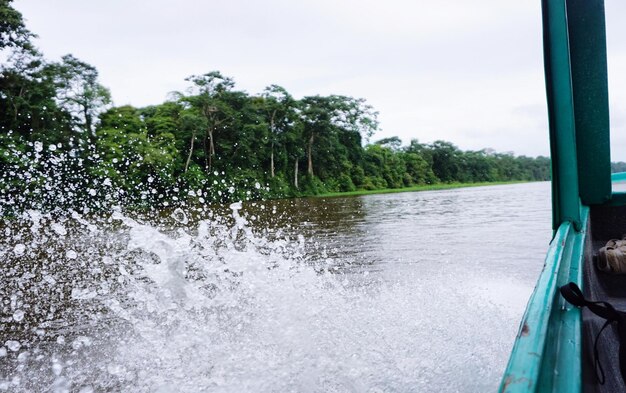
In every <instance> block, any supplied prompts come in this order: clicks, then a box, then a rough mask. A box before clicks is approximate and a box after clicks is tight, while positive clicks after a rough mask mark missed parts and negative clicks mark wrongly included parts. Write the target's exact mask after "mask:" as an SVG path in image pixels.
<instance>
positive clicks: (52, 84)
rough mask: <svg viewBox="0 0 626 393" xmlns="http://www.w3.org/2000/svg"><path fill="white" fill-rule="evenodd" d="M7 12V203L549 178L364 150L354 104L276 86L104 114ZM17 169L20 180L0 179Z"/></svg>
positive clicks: (410, 150) (376, 146)
mask: <svg viewBox="0 0 626 393" xmlns="http://www.w3.org/2000/svg"><path fill="white" fill-rule="evenodd" d="M10 3H11V0H0V55H3V56H4V57H5V58H6V59H7V60H6V61H5V62H4V63H3V64H2V66H1V68H0V170H2V173H4V174H5V175H4V176H3V178H2V179H3V180H2V185H1V186H0V188H1V189H2V192H3V193H4V195H10V196H12V200H13V201H14V203H15V204H20V203H23V204H26V203H28V197H27V196H28V195H31V196H32V195H39V197H41V198H43V197H44V196H42V195H43V194H45V193H41V192H37V187H41V186H42V184H43V185H45V184H48V185H49V187H52V186H54V187H57V188H58V187H62V188H63V187H65V188H67V187H69V189H70V190H71V193H72V194H73V196H74V198H73V199H74V200H77V198H78V196H80V195H82V196H84V199H85V200H87V199H90V198H91V199H93V198H95V197H96V196H100V197H101V198H104V197H105V196H106V195H109V197H110V194H111V192H114V193H116V197H120V196H123V197H124V198H125V199H126V200H129V201H132V202H142V203H151V204H155V203H156V204H171V203H172V202H173V201H177V200H181V199H185V198H188V197H189V195H191V196H194V197H196V198H199V197H200V196H201V198H202V200H204V201H229V200H239V199H246V198H273V197H293V196H307V195H315V194H320V193H324V192H335V191H353V190H358V189H366V190H370V189H383V188H401V187H409V186H413V185H421V184H434V183H440V182H444V183H450V182H494V181H510V180H528V181H531V180H548V178H549V159H548V158H546V157H536V158H531V157H524V156H514V155H513V154H512V153H504V154H503V153H496V152H494V151H492V150H489V149H484V150H480V151H462V150H460V149H459V148H457V147H456V146H455V145H453V144H452V143H450V142H445V141H436V142H433V143H420V142H418V140H417V139H414V140H412V141H411V142H410V144H409V145H408V146H402V144H401V141H400V139H399V138H397V137H392V138H385V139H382V140H378V141H375V142H371V137H372V135H373V134H374V133H375V132H376V131H377V130H378V119H377V115H378V113H377V112H376V111H375V110H374V109H373V108H372V107H371V106H370V105H368V104H367V102H366V101H365V100H364V99H361V98H353V97H348V96H343V95H329V96H320V95H316V96H307V97H303V98H300V99H297V98H295V97H293V96H292V95H291V94H290V93H289V92H288V91H287V90H286V89H284V88H283V87H281V86H278V85H270V86H268V87H267V88H265V89H264V90H263V91H262V92H261V93H259V94H249V93H247V92H245V91H242V90H239V89H237V88H236V86H235V83H234V80H233V79H232V78H230V77H227V76H225V75H223V74H222V73H221V72H219V71H212V72H207V73H204V74H199V75H192V76H190V77H188V78H187V79H186V82H187V89H186V90H184V91H180V92H173V93H171V94H170V95H169V97H168V99H167V100H166V101H165V102H163V103H161V104H159V105H151V106H147V107H142V108H135V107H132V106H120V107H115V106H112V102H111V95H110V92H109V90H108V89H107V88H105V87H104V86H102V85H101V84H100V82H99V79H98V71H97V69H96V68H95V67H93V66H92V65H90V64H87V63H86V62H84V61H81V60H80V59H78V58H76V57H74V56H72V55H66V56H63V57H62V58H61V60H60V61H49V60H47V59H45V57H44V56H43V54H42V53H41V52H40V51H38V50H37V49H36V48H35V47H34V46H33V44H32V38H33V37H34V35H33V34H32V33H31V32H30V31H29V30H28V29H27V28H26V27H25V25H24V22H23V19H22V16H21V15H20V13H19V12H18V11H16V10H15V9H14V8H12V7H11V4H10ZM51 163H52V164H51ZM16 171H18V172H19V171H22V172H23V173H30V174H31V175H29V176H27V177H28V178H27V179H17V178H16V177H15V176H13V177H11V176H6V174H7V173H11V172H13V173H17V172H16ZM50 178H53V179H55V181H56V183H54V185H50V184H51V183H50V182H51V179H50ZM105 188H106V190H108V191H106V190H105ZM87 190H91V191H94V192H91V191H87ZM87 192H90V193H91V194H86V193H87ZM78 199H80V198H78ZM68 200H69V199H68ZM51 203H52V202H51ZM54 203H55V204H56V203H58V201H55V202H54Z"/></svg>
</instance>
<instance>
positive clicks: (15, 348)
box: [4, 340, 22, 352]
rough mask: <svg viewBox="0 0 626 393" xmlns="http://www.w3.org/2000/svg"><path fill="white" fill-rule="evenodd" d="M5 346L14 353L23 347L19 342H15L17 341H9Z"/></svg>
mask: <svg viewBox="0 0 626 393" xmlns="http://www.w3.org/2000/svg"><path fill="white" fill-rule="evenodd" d="M4 345H6V346H7V348H9V349H10V350H11V351H13V352H16V351H18V350H19V349H20V348H21V347H22V344H20V342H19V341H15V340H8V341H7V342H5V343H4Z"/></svg>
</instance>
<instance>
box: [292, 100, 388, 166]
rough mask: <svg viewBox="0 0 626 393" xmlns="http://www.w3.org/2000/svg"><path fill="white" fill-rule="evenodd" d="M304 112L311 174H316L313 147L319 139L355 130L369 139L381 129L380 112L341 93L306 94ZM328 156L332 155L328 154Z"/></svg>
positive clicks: (303, 104) (303, 119)
mask: <svg viewBox="0 0 626 393" xmlns="http://www.w3.org/2000/svg"><path fill="white" fill-rule="evenodd" d="M301 113H302V121H303V123H304V133H305V136H306V138H307V141H306V146H307V148H306V150H307V162H308V166H307V172H308V174H309V175H310V176H313V149H314V144H315V143H316V140H317V139H319V138H327V139H329V138H331V137H333V136H334V135H336V134H337V133H340V132H347V133H355V134H357V135H359V136H360V137H365V138H366V139H367V138H369V137H370V136H371V135H372V134H373V133H374V131H376V130H377V129H378V121H377V116H378V112H375V111H374V110H373V108H372V107H371V106H369V105H367V104H365V100H364V99H360V98H359V99H355V98H352V97H346V96H338V95H331V96H327V97H322V96H312V97H305V98H304V99H303V100H302V112H301ZM326 158H331V155H330V154H327V155H326Z"/></svg>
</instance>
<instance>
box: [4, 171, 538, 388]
mask: <svg viewBox="0 0 626 393" xmlns="http://www.w3.org/2000/svg"><path fill="white" fill-rule="evenodd" d="M549 208H550V203H549V184H548V183H533V184H519V185H507V186H493V187H480V188H469V189H457V190H443V191H431V192H420V193H400V194H384V195H370V196H363V197H352V198H327V199H299V200H283V201H265V202H256V203H248V204H243V206H241V208H240V206H238V205H233V206H231V208H228V207H224V208H216V209H213V210H211V211H206V210H203V211H202V212H201V213H199V214H196V215H192V214H190V212H183V211H177V212H168V214H167V216H166V218H160V219H154V220H147V219H143V220H139V219H137V218H134V219H133V218H131V217H129V216H128V215H127V214H124V213H122V212H111V214H109V215H107V216H105V217H99V218H94V217H82V216H80V215H79V214H77V213H73V214H68V216H67V217H49V216H42V215H40V214H38V213H37V212H30V213H29V214H27V215H25V216H24V217H23V218H22V219H21V220H20V221H19V223H17V222H11V223H4V225H5V226H4V227H3V228H2V230H3V232H4V235H5V236H4V237H3V238H2V240H1V241H0V257H1V258H2V259H3V260H4V261H5V262H4V264H3V265H2V269H3V271H2V273H3V277H4V278H5V279H4V281H3V284H2V286H0V297H1V298H0V299H1V301H2V304H1V306H0V307H1V311H2V317H1V319H0V335H1V337H0V391H16V392H30V391H55V392H69V391H76V392H92V391H93V392H96V391H98V392H99V391H112V392H113V391H133V392H199V391H206V392H434V391H437V392H439V391H440V392H476V391H490V390H495V389H496V387H497V385H498V383H499V378H500V375H501V373H502V371H503V369H504V366H505V363H506V360H507V357H508V353H509V351H510V347H511V344H512V340H513V338H514V335H515V333H516V331H517V326H518V323H519V318H520V317H521V314H522V312H523V309H524V306H525V303H526V300H527V298H528V296H529V295H530V292H531V290H532V287H533V285H534V283H535V280H536V278H537V275H538V274H539V271H540V269H541V266H542V264H543V257H544V252H545V250H546V249H547V245H548V241H549V238H550V217H549ZM172 213H173V214H172ZM170 214H171V216H170Z"/></svg>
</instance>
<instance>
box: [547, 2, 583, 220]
mask: <svg viewBox="0 0 626 393" xmlns="http://www.w3.org/2000/svg"><path fill="white" fill-rule="evenodd" d="M542 8H543V26H544V31H543V40H544V64H545V74H546V93H547V97H548V118H549V123H550V151H551V156H552V205H553V206H552V211H553V220H552V224H553V228H554V229H555V230H556V229H557V228H558V227H559V225H561V223H562V222H564V221H570V222H572V224H573V225H574V228H575V229H576V230H580V229H581V221H580V198H579V190H578V164H577V157H576V130H575V123H574V102H573V93H572V77H571V71H570V56H569V38H568V28H567V10H566V4H565V0H543V1H542Z"/></svg>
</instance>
